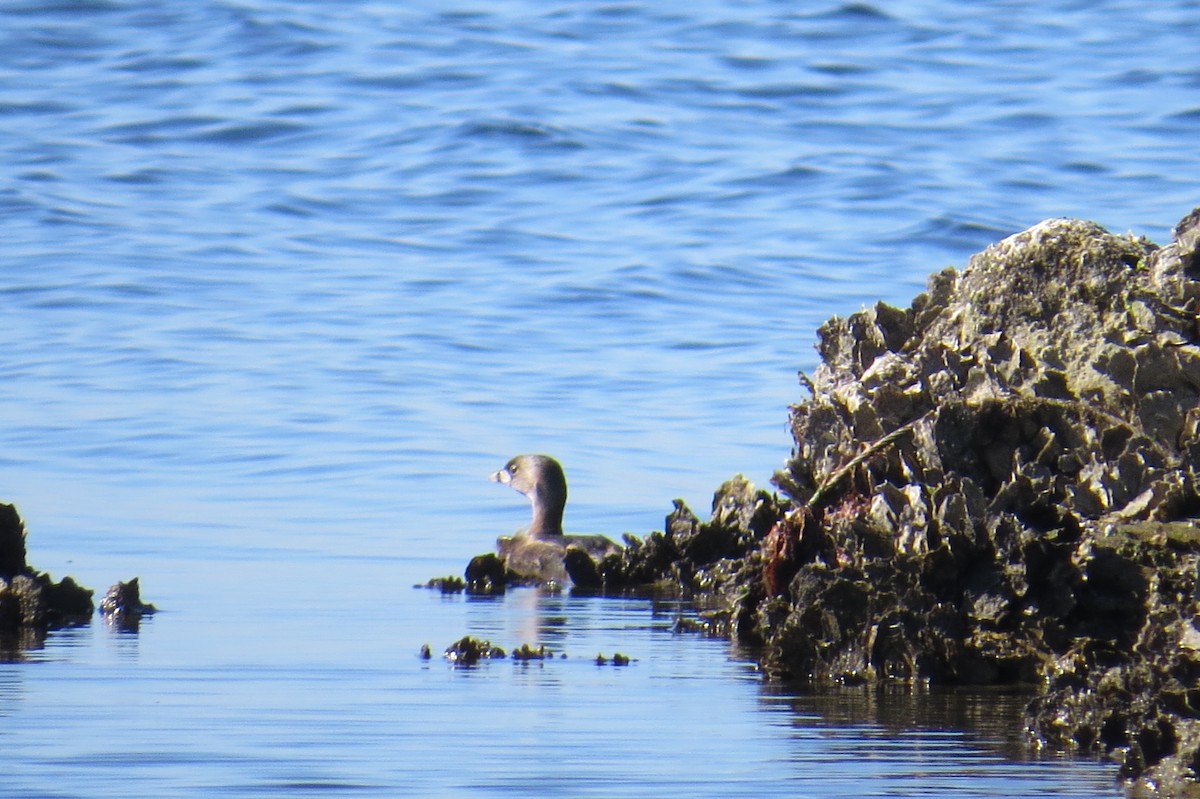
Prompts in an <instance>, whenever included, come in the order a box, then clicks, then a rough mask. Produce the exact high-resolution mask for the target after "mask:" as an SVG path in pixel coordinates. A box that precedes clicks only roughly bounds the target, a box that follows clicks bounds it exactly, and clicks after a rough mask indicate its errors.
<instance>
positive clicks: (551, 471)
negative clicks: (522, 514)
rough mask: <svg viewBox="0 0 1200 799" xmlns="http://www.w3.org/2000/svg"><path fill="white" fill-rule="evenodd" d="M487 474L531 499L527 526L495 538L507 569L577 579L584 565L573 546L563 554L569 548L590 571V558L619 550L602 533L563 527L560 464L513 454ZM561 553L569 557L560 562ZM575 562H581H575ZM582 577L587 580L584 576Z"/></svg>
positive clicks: (563, 490) (594, 559) (564, 499)
mask: <svg viewBox="0 0 1200 799" xmlns="http://www.w3.org/2000/svg"><path fill="white" fill-rule="evenodd" d="M491 479H492V481H493V482H496V483H503V484H504V485H507V486H509V487H511V488H513V489H514V490H516V491H519V492H520V493H522V494H524V495H525V496H527V497H529V502H530V503H531V504H532V505H533V517H532V519H531V520H530V522H529V526H528V527H526V528H525V529H524V530H522V531H519V532H518V533H517V534H516V535H513V536H501V537H500V538H499V539H498V540H497V542H496V543H497V549H498V551H499V553H500V556H501V557H502V558H503V559H504V560H505V565H506V566H507V568H508V570H509V571H512V572H514V573H516V574H518V575H520V576H521V577H526V578H535V579H538V580H540V581H542V582H551V581H552V582H557V583H560V584H561V583H565V582H566V581H567V580H568V579H572V581H573V582H575V583H577V584H578V583H579V582H580V580H579V579H576V578H578V577H580V576H581V575H586V574H588V573H589V570H588V569H587V568H586V566H587V564H586V563H583V562H582V560H581V559H580V558H579V556H578V555H576V554H575V553H574V552H571V553H570V556H571V557H568V551H569V550H579V551H582V552H583V553H586V554H587V556H588V559H589V560H590V561H591V564H592V568H591V570H590V571H591V572H593V573H594V571H595V564H596V563H599V562H600V561H602V560H603V559H604V558H605V557H607V556H609V555H613V554H617V553H620V552H621V547H620V546H618V545H617V544H615V543H614V542H613V541H611V540H610V539H608V538H606V537H605V536H602V535H569V534H565V533H563V528H562V517H563V509H564V508H565V507H566V504H567V478H566V475H565V474H564V473H563V468H562V465H561V464H559V462H558V461H556V460H555V459H554V458H552V457H550V456H549V455H518V456H516V457H515V458H512V459H511V460H509V462H508V463H506V464H505V465H504V468H503V469H501V470H500V471H498V472H495V473H493V474H492V475H491ZM564 558H566V559H567V560H568V561H569V563H564ZM580 564H582V565H583V568H579V565H580ZM587 579H588V580H589V581H590V579H591V578H590V576H589V577H588V578H587Z"/></svg>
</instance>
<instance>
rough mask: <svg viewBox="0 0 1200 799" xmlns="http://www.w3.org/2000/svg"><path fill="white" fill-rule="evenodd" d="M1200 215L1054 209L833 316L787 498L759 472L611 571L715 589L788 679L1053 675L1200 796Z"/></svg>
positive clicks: (1079, 702)
mask: <svg viewBox="0 0 1200 799" xmlns="http://www.w3.org/2000/svg"><path fill="white" fill-rule="evenodd" d="M1198 240H1200V212H1194V213H1193V214H1192V215H1190V216H1189V217H1187V218H1186V219H1184V220H1183V221H1182V222H1181V223H1180V224H1179V226H1178V228H1177V230H1176V235H1175V240H1174V241H1173V242H1172V243H1171V244H1170V245H1168V246H1166V247H1162V248H1159V247H1156V246H1155V245H1153V244H1151V243H1150V242H1148V241H1146V240H1144V239H1136V238H1131V237H1128V236H1116V235H1112V234H1110V233H1108V232H1107V231H1105V230H1104V229H1102V228H1100V227H1099V226H1097V225H1094V224H1091V223H1087V222H1080V221H1074V220H1067V219H1055V220H1049V221H1046V222H1043V223H1041V224H1039V225H1036V226H1035V227H1033V228H1031V229H1029V230H1027V231H1025V232H1023V233H1020V234H1017V235H1015V236H1012V237H1010V238H1008V239H1005V240H1004V241H1002V242H1000V243H998V244H996V245H994V246H992V247H990V248H988V249H987V250H985V251H984V252H982V253H980V254H978V255H976V256H974V257H973V258H972V259H971V260H970V263H969V264H968V265H967V267H966V268H965V269H964V270H963V271H962V272H958V271H955V270H952V269H951V270H946V271H944V272H941V273H939V274H936V275H934V276H933V277H932V278H931V280H930V283H929V288H928V291H927V292H926V293H924V294H922V295H920V296H919V297H917V298H916V299H915V300H914V301H913V303H912V305H911V307H909V308H906V309H898V308H892V307H889V306H887V305H884V304H879V305H876V306H875V307H874V308H870V309H866V310H863V311H861V312H859V313H856V314H853V315H852V316H850V317H849V318H846V319H838V318H835V319H832V320H830V321H829V322H828V323H826V324H825V325H824V326H823V327H822V328H821V329H820V331H819V336H820V342H819V344H818V349H819V352H820V355H821V359H822V363H821V365H820V366H819V367H818V369H817V370H816V372H815V374H814V375H813V376H812V378H811V380H809V379H808V378H803V377H802V379H803V380H804V382H805V383H806V385H807V386H808V387H809V389H810V390H811V392H812V397H811V398H810V399H809V400H807V401H806V402H803V403H801V404H798V405H796V406H794V407H793V408H792V409H791V427H792V432H793V437H794V439H795V449H794V451H793V453H792V456H791V458H790V459H789V460H788V462H787V465H786V467H785V468H784V469H783V470H781V472H780V473H779V474H777V475H776V483H777V485H778V487H779V488H780V489H781V492H782V494H783V499H777V498H774V497H771V496H768V495H766V494H764V493H763V492H758V491H755V490H754V489H753V487H752V486H749V484H746V483H745V481H742V480H737V479H735V480H734V481H731V482H730V483H728V484H726V485H725V486H723V487H722V488H721V490H720V491H718V493H717V498H716V500H715V502H714V512H713V516H712V518H711V519H710V521H708V522H700V521H699V520H697V519H696V518H695V517H694V515H692V514H691V512H690V511H689V510H688V509H687V508H686V507H684V506H683V505H682V504H681V503H676V508H675V510H674V511H673V512H672V513H671V515H670V516H668V518H667V523H666V530H665V532H662V533H654V534H652V535H650V536H647V537H646V538H645V539H641V540H638V539H633V538H627V549H626V551H625V553H623V554H622V555H621V556H619V557H614V558H609V559H606V560H605V561H604V562H603V563H601V564H598V571H599V573H600V575H601V577H602V583H603V585H604V586H605V588H606V589H608V590H615V589H619V588H622V587H628V586H633V585H645V584H652V583H660V584H661V583H663V582H664V581H665V582H666V583H667V584H669V585H671V586H673V587H675V588H676V589H677V590H683V591H690V592H693V593H695V594H697V595H700V596H704V597H706V598H708V600H709V601H710V604H711V605H712V609H711V610H710V611H709V612H708V613H707V614H706V615H705V617H704V622H703V623H702V625H701V626H702V627H703V628H704V629H706V630H708V631H709V632H712V633H714V634H731V635H734V636H737V637H739V638H741V639H743V640H749V641H754V642H759V643H761V645H762V652H763V655H762V660H763V667H764V670H765V671H766V673H767V674H768V675H769V676H771V677H774V678H779V679H790V680H798V681H803V682H806V683H809V684H813V685H821V684H854V683H861V682H868V681H871V682H874V681H881V680H902V681H931V682H940V683H957V684H997V683H1016V682H1025V683H1034V684H1039V685H1043V686H1045V688H1046V691H1045V693H1044V694H1043V695H1042V696H1041V697H1040V698H1039V699H1038V701H1037V702H1035V703H1034V704H1033V706H1031V707H1030V709H1029V714H1028V723H1029V726H1030V729H1031V731H1032V732H1033V733H1034V734H1035V735H1036V736H1038V737H1039V738H1040V739H1041V740H1043V741H1047V742H1050V743H1053V744H1056V745H1070V746H1078V747H1083V748H1085V749H1090V748H1093V747H1100V748H1102V749H1103V750H1104V751H1106V752H1107V753H1109V754H1110V755H1111V756H1113V757H1114V758H1116V759H1117V760H1119V761H1120V762H1121V764H1122V773H1123V774H1124V775H1125V776H1126V777H1129V778H1130V779H1138V780H1140V784H1141V785H1142V786H1143V787H1146V788H1153V790H1155V791H1157V792H1159V794H1160V795H1182V794H1189V793H1191V792H1195V791H1196V788H1197V787H1198V786H1200V599H1198V597H1200V588H1198V581H1200V578H1198V575H1197V569H1198V567H1200V527H1198V526H1197V525H1198V523H1197V522H1196V521H1195V520H1194V518H1195V517H1197V516H1200V492H1198V486H1200V478H1198V473H1200V346H1198V345H1200V321H1198V320H1200V250H1198V246H1197V245H1198Z"/></svg>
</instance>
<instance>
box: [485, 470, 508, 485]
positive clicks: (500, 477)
mask: <svg viewBox="0 0 1200 799" xmlns="http://www.w3.org/2000/svg"><path fill="white" fill-rule="evenodd" d="M488 479H489V480H491V481H492V482H493V483H504V484H505V485H508V481H509V480H510V479H511V478H510V477H509V474H508V471H507V470H505V469H501V470H500V471H498V472H494V473H492V476H491V477H489V478H488Z"/></svg>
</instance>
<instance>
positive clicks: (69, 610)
mask: <svg viewBox="0 0 1200 799" xmlns="http://www.w3.org/2000/svg"><path fill="white" fill-rule="evenodd" d="M94 610H95V607H94V606H93V605H92V592H91V591H90V590H88V589H86V588H83V587H81V586H79V585H77V584H76V583H75V581H74V580H72V579H71V578H70V577H64V578H63V579H62V580H59V581H58V582H54V581H53V580H52V579H51V577H50V575H48V574H45V573H39V572H37V571H34V570H33V569H32V568H30V567H29V565H28V564H27V563H26V562H25V523H24V522H23V521H21V516H20V514H18V513H17V509H16V507H14V506H13V505H6V504H0V658H9V657H12V656H13V655H14V654H15V653H16V652H18V651H20V650H23V649H29V648H34V647H37V646H39V645H40V644H41V642H42V639H43V638H44V637H45V635H46V631H47V630H51V629H55V628H57V627H65V626H69V625H71V624H79V623H83V622H86V621H87V620H88V619H90V618H91V615H92V612H93V611H94Z"/></svg>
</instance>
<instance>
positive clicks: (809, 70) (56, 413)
mask: <svg viewBox="0 0 1200 799" xmlns="http://www.w3.org/2000/svg"><path fill="white" fill-rule="evenodd" d="M1198 33H1200V4H1197V3H1196V2H1185V1H1183V0H1174V1H1173V2H1163V3H1157V4H1153V5H1147V4H1145V3H1134V2H1128V3H1124V2H1110V3H1094V2H1089V3H1082V2H1041V3H1032V2H994V3H975V4H962V3H951V2H924V3H917V2H909V3H906V2H897V3H887V4H884V3H879V4H877V5H867V4H862V3H857V4H843V3H838V2H813V3H806V4H801V3H782V2H766V1H765V0H764V1H762V2H755V1H753V0H742V1H740V2H735V0H725V1H724V2H720V1H717V0H712V1H711V2H710V1H708V0H698V1H697V0H693V2H688V3H643V2H636V0H635V2H628V3H624V2H623V3H589V2H581V3H574V4H554V3H544V2H541V3H539V2H522V1H521V0H513V1H512V2H505V0H498V1H497V0H493V2H489V3H486V4H484V3H470V2H454V3H450V2H447V3H429V2H424V3H421V2H418V3H407V4H399V3H386V2H339V3H308V2H300V1H299V0H291V1H285V0H277V1H274V2H272V1H270V0H263V2H189V3H184V2H156V1H155V0H139V1H138V2H123V1H116V0H110V1H109V2H104V1H103V0H93V1H91V2H84V1H83V0H77V1H76V2H57V3H46V2H38V3H22V2H8V3H4V4H2V5H0V176H2V179H0V233H2V235H3V242H4V244H3V256H2V257H0V268H2V272H0V299H2V300H3V303H4V309H5V319H6V320H7V324H6V325H5V331H6V335H5V337H4V341H5V344H6V347H5V356H4V357H3V358H0V409H2V412H3V419H4V420H5V424H4V425H3V427H0V475H2V477H3V482H2V484H0V485H2V486H3V499H5V500H8V501H12V502H15V503H17V505H18V506H19V508H20V509H21V511H22V513H23V514H24V515H25V517H26V521H27V524H28V527H29V531H30V540H29V544H30V546H29V549H30V559H31V561H32V562H33V563H34V564H35V565H36V566H38V567H39V568H41V569H44V570H48V571H50V572H52V573H53V574H54V575H55V576H61V575H62V574H67V573H69V574H72V575H74V576H75V577H77V578H78V579H79V580H80V581H82V582H83V583H84V584H86V585H90V586H93V587H97V588H100V589H101V590H102V589H103V588H104V587H106V586H107V585H109V584H111V583H112V582H114V581H115V580H117V579H125V578H128V577H132V576H134V575H140V577H141V579H142V586H143V592H144V594H145V596H146V598H147V599H149V600H150V601H153V602H156V603H157V604H159V605H160V606H161V607H163V608H164V609H165V612H164V613H162V614H161V615H159V616H157V617H156V618H154V619H153V620H152V621H150V622H148V623H147V624H145V625H144V626H143V628H142V630H141V632H140V633H139V634H137V635H119V634H114V633H110V632H109V631H107V630H106V629H105V628H104V627H103V625H102V624H100V623H99V622H97V623H95V624H93V625H92V626H91V627H89V628H84V629H78V630H72V631H68V632H63V633H60V634H57V635H54V636H52V637H51V639H50V640H49V641H48V642H47V644H46V646H45V648H44V649H42V650H38V651H34V652H30V653H28V658H27V662H22V663H15V664H9V665H4V666H0V715H3V716H4V717H5V719H4V724H3V725H2V729H0V763H2V764H3V770H4V773H5V775H6V778H5V780H4V781H3V783H2V784H0V794H4V795H13V796H21V797H34V796H46V797H51V796H52V797H83V796H87V797H92V796H128V795H131V794H136V795H146V796H151V795H152V796H158V797H175V796H204V797H214V796H218V797H219V796H231V797H233V796H253V795H258V796H310V795H322V796H330V795H340V794H343V793H346V794H353V795H361V796H376V795H377V796H400V795H422V796H424V795H444V796H451V795H464V794H466V793H472V794H475V795H487V796H508V795H525V794H527V793H530V792H531V791H536V792H538V793H541V794H546V795H555V796H586V795H597V796H600V795H603V796H646V795H661V796H666V795H681V796H684V795H686V796H696V795H712V796H735V795H750V794H754V795H755V796H789V797H791V796H841V795H845V796H872V795H873V796H878V795H888V796H915V795H921V796H929V795H936V796H963V795H969V796H1013V795H1030V796H1032V795H1059V796H1080V797H1084V796H1087V797H1095V796H1112V795H1116V791H1115V788H1114V787H1113V786H1112V777H1113V772H1112V770H1111V768H1108V767H1103V766H1098V765H1096V764H1092V763H1087V762H1082V763H1081V762H1072V761H1067V760H1061V759H1051V760H1046V761H1039V762H1028V761H1022V760H1021V759H1020V749H1019V747H1016V746H1015V744H1014V743H1013V741H1012V738H1011V733H1012V724H1011V721H1010V720H1011V718H1012V716H1011V713H1010V711H1011V710H1012V707H1015V706H1016V705H1017V704H1019V703H1018V702H1016V701H1013V702H1008V703H1004V702H997V701H996V699H995V697H985V698H984V699H983V700H981V701H982V703H980V702H978V701H976V702H972V701H967V700H960V699H953V700H950V699H946V698H944V697H938V698H936V700H935V698H931V697H918V698H916V699H915V700H912V701H909V702H908V703H907V704H905V703H903V702H900V701H899V700H898V699H897V700H896V701H895V702H892V701H891V700H889V702H882V701H881V702H880V703H879V705H877V706H876V705H871V706H867V707H860V704H861V703H860V702H859V700H858V699H857V698H855V697H853V696H843V697H834V698H832V699H827V700H823V701H820V702H818V701H817V700H804V699H801V698H796V697H790V696H788V695H786V694H778V693H776V692H774V691H771V690H768V689H766V688H764V687H763V686H762V685H761V684H760V683H759V681H758V677H757V676H756V675H755V674H754V673H753V672H752V670H751V669H750V668H749V667H748V666H747V665H746V663H745V661H743V660H741V659H740V658H739V653H736V652H733V651H731V650H730V648H729V646H728V644H725V643H721V642H711V641H703V640H697V639H695V638H693V637H688V636H682V637H681V636H674V635H672V634H671V633H670V625H671V621H672V618H673V617H674V614H675V612H676V611H675V610H674V609H671V608H659V609H657V610H656V609H654V608H652V607H650V606H649V605H648V604H647V603H646V602H637V601H626V602H617V601H598V600H583V599H571V598H564V597H539V596H538V595H536V594H534V593H531V592H515V593H514V594H512V595H510V596H509V597H507V598H505V599H502V600H493V601H476V600H469V599H464V598H462V597H451V598H443V597H441V596H440V595H437V594H433V593H431V592H427V591H414V590H412V588H411V585H412V584H413V583H416V582H421V581H424V580H425V579H426V578H428V577H430V576H433V575H441V574H447V573H453V572H457V571H460V570H461V568H462V566H463V565H464V564H465V562H466V560H467V559H468V558H469V557H470V556H471V555H473V554H475V553H477V552H480V551H483V550H486V549H488V548H489V547H490V546H491V542H492V540H493V539H494V538H495V536H496V535H497V534H500V533H508V532H511V531H512V530H513V529H515V528H516V527H518V526H519V525H520V524H521V523H522V522H523V520H524V518H525V514H526V513H527V508H526V506H525V505H523V504H522V501H521V498H520V497H518V496H516V495H515V494H513V493H512V492H510V491H507V490H506V489H503V488H501V487H499V486H495V485H491V484H489V483H487V482H486V481H485V479H484V477H485V475H486V474H487V473H489V472H491V471H493V470H494V469H496V468H498V467H499V466H500V465H501V464H503V462H504V461H505V460H507V458H508V457H509V456H511V455H513V454H516V453H518V452H525V451H546V452H550V453H552V454H555V455H557V456H558V457H559V458H560V459H561V460H562V461H563V462H564V464H565V465H566V467H567V471H568V476H569V478H570V480H571V488H572V504H571V505H570V507H569V508H568V514H567V523H568V526H569V527H571V528H572V529H573V530H575V531H577V532H591V531H603V532H606V533H609V534H612V535H616V534H619V533H620V532H622V531H625V530H629V531H633V532H637V533H646V532H649V531H650V530H652V529H654V528H656V527H660V526H661V524H662V518H663V516H664V515H665V513H666V512H667V511H668V510H669V509H670V507H671V504H670V501H671V499H672V498H674V497H682V498H684V499H686V500H687V501H688V502H689V503H691V504H692V505H693V507H695V508H696V509H697V510H698V511H703V510H704V509H706V508H707V505H708V502H709V499H710V496H711V492H712V490H713V489H714V488H715V487H716V486H717V485H718V484H719V483H720V482H721V481H722V480H724V479H725V478H727V477H729V476H730V475H732V474H734V473H735V472H739V471H741V472H744V473H746V474H747V476H749V477H750V478H751V479H752V480H754V481H756V482H758V483H759V484H765V483H766V482H767V480H768V479H769V476H770V474H771V472H772V471H773V470H774V469H775V468H777V467H778V466H779V465H781V464H782V462H783V460H784V459H785V458H786V457H787V455H788V448H789V443H790V441H789V437H788V434H787V430H786V413H785V407H786V405H787V404H788V403H789V402H794V401H797V400H799V399H801V398H802V396H803V395H802V393H801V391H800V390H799V388H798V386H797V385H796V380H795V372H796V370H798V369H806V370H810V369H812V368H813V367H814V366H815V356H814V353H813V349H812V343H813V340H814V331H815V328H816V327H817V326H818V325H819V324H820V322H821V321H823V320H824V319H825V318H827V317H829V316H830V315H833V314H847V313H850V312H853V311H854V310H857V309H858V308H859V307H861V306H862V305H864V304H871V303H873V302H875V301H876V300H878V299H885V300H888V301H891V302H893V303H897V304H904V303H907V302H908V301H909V300H910V299H911V297H912V296H913V295H914V294H915V293H916V292H917V291H919V290H920V289H921V288H922V286H923V285H924V281H925V277H926V275H927V274H928V273H929V272H931V271H933V270H935V269H940V268H941V267H943V266H945V265H948V264H962V263H963V262H964V261H965V259H966V257H967V256H968V255H969V254H970V253H972V252H974V251H976V250H979V249H981V248H982V247H984V246H985V245H987V244H988V243H990V242H992V241H995V240H997V239H999V238H1000V237H1002V236H1004V235H1007V234H1009V233H1012V232H1015V231H1017V230H1020V229H1023V228H1025V227H1027V226H1029V225H1030V224H1033V223H1035V222H1037V221H1039V220H1040V219H1042V218H1044V217H1048V216H1079V217H1084V218H1089V219H1095V220H1097V221H1099V222H1101V223H1103V224H1106V225H1108V226H1110V227H1111V228H1113V229H1115V230H1118V231H1124V230H1128V229H1132V230H1133V231H1134V232H1136V233H1139V234H1145V235H1148V236H1149V237H1151V238H1153V239H1155V240H1157V241H1160V242H1165V241H1166V240H1167V238H1168V230H1169V228H1170V227H1171V226H1172V225H1173V224H1174V222H1175V221H1176V220H1178V219H1179V218H1180V217H1181V216H1183V215H1184V214H1185V213H1186V212H1188V211H1189V210H1190V209H1191V208H1192V206H1193V205H1195V204H1200V185H1197V180H1196V176H1197V175H1200V154H1198V150H1197V148H1196V147H1195V142H1196V141H1197V139H1198V137H1200V50H1197V48H1196V47H1195V42H1196V40H1197V34H1198ZM467 633H471V634H474V635H479V636H483V637H490V638H492V639H493V640H494V641H495V642H496V643H498V644H500V645H502V646H505V647H512V646H514V645H517V644H519V643H524V642H529V643H533V644H538V643H544V644H546V645H548V646H551V647H552V648H556V649H560V650H563V651H566V652H567V653H568V654H569V655H570V657H568V658H567V659H566V660H555V661H554V662H552V663H546V664H542V665H534V666H514V664H512V663H509V662H503V663H492V664H490V665H485V666H484V667H481V668H478V669H474V670H469V671H464V670H455V669H452V668H450V667H448V666H447V665H446V664H445V663H444V662H442V661H440V660H436V659H435V660H434V661H432V662H424V661H421V660H420V659H419V658H418V657H417V651H418V649H419V647H420V646H421V644H424V643H429V644H431V645H432V646H433V647H434V649H435V650H440V649H442V648H444V647H445V646H446V645H448V644H449V643H451V642H452V641H454V640H455V639H457V638H458V637H460V636H461V635H463V634H467ZM613 650H620V651H622V652H625V653H627V654H629V655H631V656H633V657H634V658H636V661H635V662H634V663H633V664H631V665H630V666H628V667H625V668H614V667H611V666H609V667H597V666H596V665H595V664H594V663H593V662H592V661H591V658H592V657H594V655H595V653H596V652H599V651H603V652H606V653H611V652H612V651H613ZM906 701H907V700H906ZM1009 705H1011V706H1012V707H1009ZM992 709H994V711H995V712H994V713H993V712H990V711H991V710H992Z"/></svg>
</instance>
